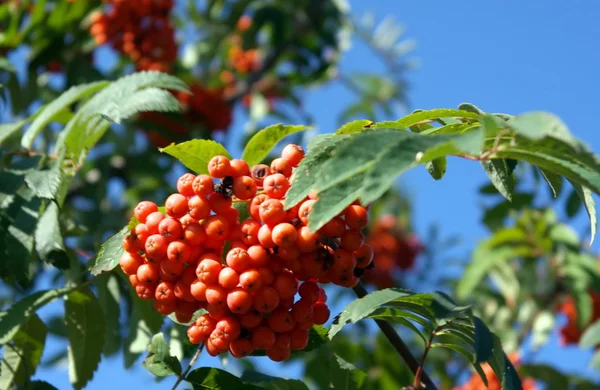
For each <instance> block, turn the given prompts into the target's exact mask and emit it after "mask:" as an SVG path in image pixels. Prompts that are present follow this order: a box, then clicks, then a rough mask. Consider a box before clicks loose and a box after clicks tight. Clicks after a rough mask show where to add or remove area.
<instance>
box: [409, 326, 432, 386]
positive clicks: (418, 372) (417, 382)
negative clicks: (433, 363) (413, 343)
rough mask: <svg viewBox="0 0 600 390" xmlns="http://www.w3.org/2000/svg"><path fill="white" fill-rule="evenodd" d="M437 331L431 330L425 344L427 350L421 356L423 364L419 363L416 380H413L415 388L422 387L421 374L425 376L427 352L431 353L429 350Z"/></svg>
mask: <svg viewBox="0 0 600 390" xmlns="http://www.w3.org/2000/svg"><path fill="white" fill-rule="evenodd" d="M435 335H436V332H435V331H433V332H431V335H430V336H429V340H427V345H426V346H425V351H424V352H423V357H422V358H421V364H419V368H418V369H417V372H416V373H415V380H414V382H413V386H414V388H415V390H420V389H421V376H423V373H424V371H423V370H424V369H425V368H424V367H425V359H427V354H428V353H429V350H430V349H431V343H433V338H434V337H435Z"/></svg>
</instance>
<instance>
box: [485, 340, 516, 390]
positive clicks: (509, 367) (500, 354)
mask: <svg viewBox="0 0 600 390" xmlns="http://www.w3.org/2000/svg"><path fill="white" fill-rule="evenodd" d="M493 339H494V354H493V358H492V359H491V361H489V364H490V366H491V367H492V369H493V370H494V373H495V374H496V376H497V377H498V378H500V383H501V384H502V389H503V390H522V389H523V388H522V386H521V379H520V378H519V375H518V374H517V370H516V369H515V367H514V366H513V364H512V363H511V361H510V360H509V359H508V357H507V356H506V354H505V353H504V351H503V350H502V343H501V342H500V339H499V338H498V336H496V335H493Z"/></svg>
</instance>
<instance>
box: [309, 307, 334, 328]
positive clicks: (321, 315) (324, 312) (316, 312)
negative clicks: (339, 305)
mask: <svg viewBox="0 0 600 390" xmlns="http://www.w3.org/2000/svg"><path fill="white" fill-rule="evenodd" d="M330 314H331V312H330V311H329V308H328V307H327V305H326V304H325V303H323V302H317V303H315V304H314V305H313V319H314V321H315V324H317V325H323V324H324V323H326V322H327V320H328V319H329V315H330Z"/></svg>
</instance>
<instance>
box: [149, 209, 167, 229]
mask: <svg viewBox="0 0 600 390" xmlns="http://www.w3.org/2000/svg"><path fill="white" fill-rule="evenodd" d="M163 219H165V215H164V214H163V213H161V212H160V211H155V212H153V213H150V215H148V217H147V218H146V227H147V228H148V233H150V234H157V233H158V225H159V224H160V221H162V220H163Z"/></svg>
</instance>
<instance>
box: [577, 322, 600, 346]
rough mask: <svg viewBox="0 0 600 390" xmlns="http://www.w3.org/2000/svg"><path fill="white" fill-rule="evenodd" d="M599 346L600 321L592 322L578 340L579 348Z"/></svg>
mask: <svg viewBox="0 0 600 390" xmlns="http://www.w3.org/2000/svg"><path fill="white" fill-rule="evenodd" d="M597 345H600V321H596V322H594V323H593V324H592V325H590V326H589V327H588V328H587V329H586V330H585V332H583V335H582V336H581V340H579V346H580V347H581V348H592V347H595V346H597Z"/></svg>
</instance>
